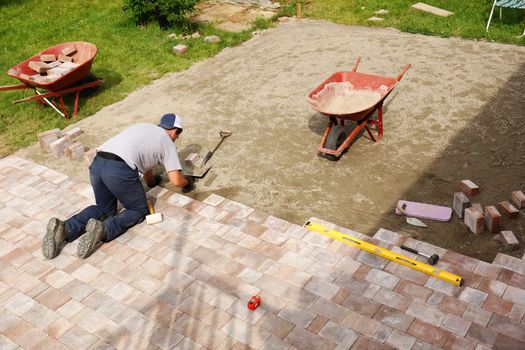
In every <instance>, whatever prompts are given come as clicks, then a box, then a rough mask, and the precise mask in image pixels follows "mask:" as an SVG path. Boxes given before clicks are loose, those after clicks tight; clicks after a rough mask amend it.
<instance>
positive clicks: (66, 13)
mask: <svg viewBox="0 0 525 350" xmlns="http://www.w3.org/2000/svg"><path fill="white" fill-rule="evenodd" d="M297 1H298V0H284V1H283V2H282V3H284V4H285V6H284V7H283V9H282V10H281V14H286V15H293V14H294V13H295V3H296V2H297ZM299 1H300V2H301V3H302V4H303V6H302V8H303V14H304V15H305V16H308V17H312V18H319V19H326V20H330V21H334V22H337V23H343V24H360V25H366V26H382V27H395V28H399V29H400V30H403V31H408V32H415V33H426V34H432V35H440V36H445V37H446V36H460V37H465V38H473V39H483V40H489V41H498V42H503V43H512V44H519V45H524V44H525V38H524V37H520V36H519V35H520V34H521V33H523V29H524V28H525V10H510V9H505V10H504V11H503V12H504V13H503V21H500V20H499V16H498V13H497V12H496V14H495V16H494V18H493V22H492V24H491V27H490V30H489V32H488V33H487V32H486V31H485V25H486V22H487V19H488V15H489V12H490V8H491V6H492V2H491V1H489V0H484V1H483V0H461V1H460V0H455V1H450V0H426V1H425V3H427V4H430V5H433V6H437V7H440V8H443V9H447V10H449V11H452V12H455V15H454V16H451V17H447V18H443V17H438V16H434V15H431V14H428V13H424V12H421V11H417V10H414V9H412V8H411V7H410V6H411V5H412V4H413V3H414V2H415V1H413V0H411V1H408V0H299ZM379 9H386V10H388V11H389V13H388V14H387V15H383V16H381V17H384V18H385V20H384V21H383V22H369V21H367V18H369V17H372V16H374V11H376V10H379ZM269 25H271V24H270V22H269V21H267V20H263V19H257V20H256V21H255V24H254V28H253V29H259V28H261V29H262V28H267V27H268V26H269ZM198 29H199V31H200V32H201V34H203V35H219V36H220V37H221V38H222V41H221V42H220V43H217V44H204V43H203V41H202V38H201V39H191V40H187V41H185V42H184V44H186V45H188V46H189V47H190V50H189V52H188V53H186V54H184V55H183V56H175V55H173V54H172V52H171V48H172V47H173V46H174V45H176V44H178V43H181V42H182V41H181V40H173V39H169V38H168V34H170V33H173V32H177V33H180V32H181V30H180V29H172V30H168V31H163V30H161V29H159V27H158V25H156V24H152V25H148V26H137V25H135V23H134V22H133V21H132V20H131V15H130V14H128V13H126V12H124V11H123V9H122V0H104V1H102V0H68V1H61V2H57V1H48V2H42V1H38V0H0V38H2V44H1V46H0V72H2V74H0V85H12V84H17V83H18V80H16V79H12V78H10V77H8V76H7V74H5V73H4V72H6V71H7V70H8V69H9V68H10V67H12V66H14V65H15V64H17V63H19V62H21V61H23V60H25V59H27V58H29V57H31V56H32V55H34V54H36V53H38V52H40V51H42V50H43V49H45V48H47V47H49V46H52V45H54V44H57V43H61V42H66V41H89V42H92V43H94V44H95V45H97V47H98V50H99V51H98V55H97V57H96V58H95V61H94V63H93V68H92V72H93V73H94V74H95V75H97V76H98V77H100V78H102V79H104V80H105V83H104V85H102V86H101V87H100V88H99V89H97V90H96V91H94V92H86V93H83V95H82V96H81V99H80V105H79V107H80V108H79V116H78V119H71V120H66V119H65V118H62V117H60V116H59V115H58V114H56V113H55V112H54V111H53V110H51V109H50V108H49V107H45V108H40V109H39V108H38V107H37V105H36V103H34V102H26V103H21V104H17V105H13V104H12V103H11V102H12V101H13V100H16V99H21V98H24V97H28V96H30V95H31V94H32V92H31V91H30V90H17V91H2V92H0V156H5V155H7V154H10V153H12V152H13V151H15V150H17V149H19V148H21V147H24V146H27V145H29V144H31V143H33V142H35V141H36V134H37V133H38V132H39V131H43V130H48V129H52V128H61V129H62V128H64V127H66V126H67V125H69V124H71V123H74V122H76V121H77V120H79V119H82V118H85V117H87V116H89V115H92V114H94V113H96V112H97V111H99V110H100V109H102V108H103V107H105V106H107V105H110V104H112V103H115V102H117V101H120V100H122V99H123V98H124V97H125V96H126V95H127V94H129V93H130V92H132V91H134V90H136V89H137V88H139V87H141V86H144V85H146V84H148V83H149V82H151V81H152V80H154V79H157V78H160V77H161V76H163V75H164V74H165V73H167V72H173V71H180V70H183V69H186V68H188V67H189V66H190V65H191V64H193V63H194V62H196V61H200V60H203V59H205V58H208V57H210V56H213V55H215V54H216V53H218V52H219V51H220V50H222V49H223V48H224V47H227V46H235V45H238V44H240V43H241V42H243V41H245V40H247V39H249V38H250V37H251V34H250V33H251V30H250V31H246V32H242V33H229V32H223V31H219V30H217V29H214V28H213V26H211V25H206V26H201V27H199V28H198ZM72 102H73V96H71V95H69V96H68V97H67V98H66V104H67V105H68V106H69V107H70V109H71V107H72Z"/></svg>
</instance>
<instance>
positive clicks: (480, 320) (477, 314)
mask: <svg viewBox="0 0 525 350" xmlns="http://www.w3.org/2000/svg"><path fill="white" fill-rule="evenodd" d="M461 317H463V318H464V319H465V320H468V321H472V322H474V323H477V324H479V325H481V326H486V325H487V324H488V323H489V320H490V318H491V317H492V312H491V311H488V310H485V309H482V308H481V307H479V306H477V305H474V304H468V306H467V308H466V309H465V312H463V315H462V316H461Z"/></svg>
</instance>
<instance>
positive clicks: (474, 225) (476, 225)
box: [464, 207, 485, 234]
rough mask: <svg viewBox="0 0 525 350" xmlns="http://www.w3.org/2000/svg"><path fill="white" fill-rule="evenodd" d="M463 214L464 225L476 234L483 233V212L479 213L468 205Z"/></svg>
mask: <svg viewBox="0 0 525 350" xmlns="http://www.w3.org/2000/svg"><path fill="white" fill-rule="evenodd" d="M464 215H465V218H464V222H465V225H467V227H468V228H469V229H470V231H472V232H473V233H476V234H480V233H483V230H484V229H485V218H484V216H483V213H480V212H479V211H478V210H477V209H476V208H474V207H470V208H467V209H465V214H464Z"/></svg>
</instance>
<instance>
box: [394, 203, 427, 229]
mask: <svg viewBox="0 0 525 350" xmlns="http://www.w3.org/2000/svg"><path fill="white" fill-rule="evenodd" d="M406 208H407V205H406V203H403V205H402V206H401V207H397V210H398V211H400V212H401V214H404V215H406ZM406 218H407V224H410V225H412V226H417V227H427V225H426V224H425V223H424V222H423V221H421V220H419V219H416V218H413V217H408V216H406Z"/></svg>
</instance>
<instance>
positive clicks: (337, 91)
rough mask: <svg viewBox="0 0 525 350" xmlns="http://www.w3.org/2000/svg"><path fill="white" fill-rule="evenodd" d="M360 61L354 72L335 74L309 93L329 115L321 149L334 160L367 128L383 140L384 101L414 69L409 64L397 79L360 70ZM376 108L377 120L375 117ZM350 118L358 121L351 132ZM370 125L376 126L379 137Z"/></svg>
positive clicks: (316, 106) (310, 99)
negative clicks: (358, 70)
mask: <svg viewBox="0 0 525 350" xmlns="http://www.w3.org/2000/svg"><path fill="white" fill-rule="evenodd" d="M360 61H361V57H357V59H356V61H355V63H354V67H353V68H352V71H350V72H337V73H334V74H332V75H331V76H330V77H329V78H328V79H326V80H325V81H324V82H323V83H322V84H321V85H319V86H318V87H317V88H316V89H315V90H313V91H312V92H310V94H309V95H308V103H309V105H310V107H311V108H313V109H315V110H316V111H318V112H319V113H321V114H322V115H325V116H327V117H328V118H329V121H328V125H327V127H326V129H325V131H324V133H323V138H322V140H321V144H320V145H319V148H318V151H319V152H320V154H321V155H325V156H326V158H328V159H331V160H337V159H339V157H340V156H341V154H342V153H343V152H344V151H345V150H346V149H347V148H348V147H350V145H351V144H352V141H353V140H354V139H355V138H356V137H357V136H358V135H359V134H360V133H361V132H362V131H363V129H365V130H366V132H367V133H368V135H369V136H370V138H371V139H372V140H373V141H375V142H377V141H379V140H381V137H383V101H384V100H385V98H386V97H387V96H388V95H389V94H390V93H391V92H392V90H393V89H394V87H395V86H396V85H397V83H399V81H400V80H401V78H402V77H403V75H404V74H405V73H406V71H407V70H408V68H410V64H407V65H406V66H405V68H404V69H403V71H402V72H401V73H400V74H399V75H398V76H397V77H396V78H390V77H383V76H379V75H372V74H365V73H358V72H356V70H357V66H358V65H359V62H360ZM376 111H377V119H373V116H374V113H375V112H376ZM347 120H351V121H355V122H356V123H357V125H356V126H355V127H354V129H353V130H352V131H351V132H350V134H348V135H346V130H345V128H344V125H345V121H347ZM370 126H375V127H376V131H377V136H374V135H373V134H372V131H371V130H370Z"/></svg>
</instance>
